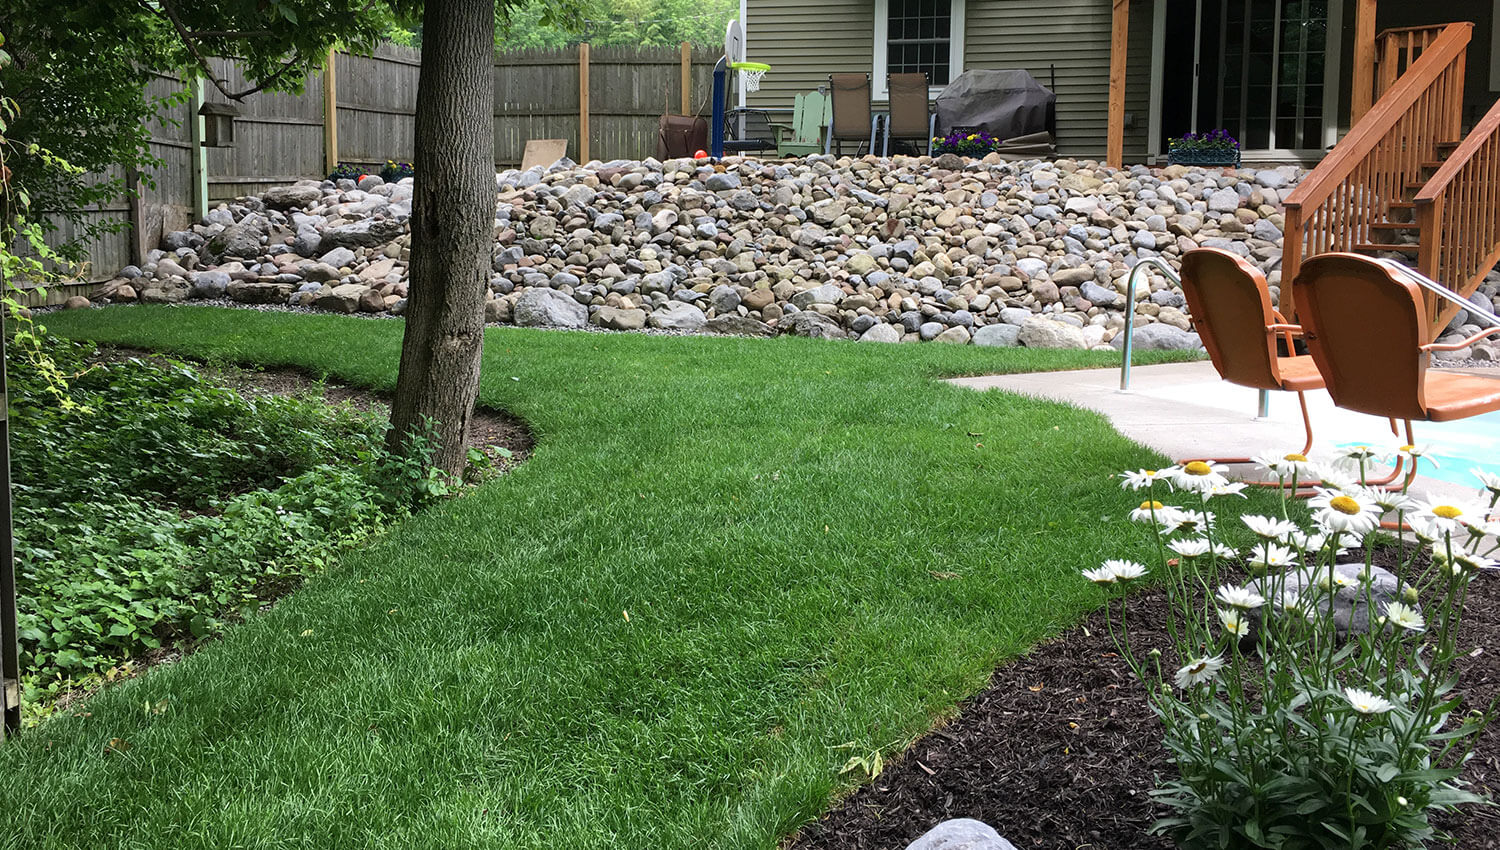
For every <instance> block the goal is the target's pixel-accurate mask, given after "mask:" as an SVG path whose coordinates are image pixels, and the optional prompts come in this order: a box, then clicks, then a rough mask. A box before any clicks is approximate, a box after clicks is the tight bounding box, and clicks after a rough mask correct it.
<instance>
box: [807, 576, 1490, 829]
mask: <svg viewBox="0 0 1500 850" xmlns="http://www.w3.org/2000/svg"><path fill="white" fill-rule="evenodd" d="M1465 608H1466V610H1465V620H1464V623H1463V625H1462V626H1461V628H1460V631H1459V647H1460V648H1468V649H1471V650H1472V649H1479V650H1481V651H1480V652H1479V653H1478V654H1477V655H1471V656H1470V657H1468V658H1466V659H1464V660H1463V661H1461V662H1460V664H1459V668H1460V688H1461V689H1462V690H1463V691H1464V692H1465V694H1466V700H1467V703H1468V705H1469V706H1472V707H1477V708H1479V709H1481V710H1483V709H1484V708H1485V707H1486V706H1488V705H1489V704H1490V702H1491V701H1493V700H1494V699H1495V698H1496V696H1497V695H1500V574H1496V573H1493V572H1490V573H1484V574H1482V575H1480V576H1479V577H1478V578H1476V579H1475V580H1474V583H1473V586H1472V590H1471V592H1470V595H1469V599H1468V603H1467V605H1466V606H1465ZM1165 613H1166V600H1165V596H1164V594H1163V593H1162V592H1161V591H1159V590H1153V591H1150V592H1147V593H1142V594H1138V595H1136V596H1133V597H1132V598H1131V602H1130V620H1131V623H1132V631H1131V635H1132V642H1133V643H1134V644H1135V645H1136V646H1137V647H1144V646H1162V647H1165V646H1167V645H1168V638H1167V635H1166V630H1165V628H1164V627H1163V625H1162V623H1163V621H1164V616H1165ZM1164 661H1165V659H1164ZM1160 741H1161V738H1160V725H1159V724H1158V722H1157V720H1156V718H1155V716H1154V715H1152V713H1151V711H1150V709H1149V708H1148V706H1147V703H1146V698H1145V692H1144V690H1143V688H1142V687H1141V686H1140V685H1139V684H1138V683H1137V682H1136V681H1134V679H1133V678H1132V676H1131V673H1130V669H1129V667H1128V666H1127V665H1126V664H1125V662H1124V660H1123V659H1121V658H1120V657H1119V655H1118V654H1117V653H1116V651H1115V646H1114V643H1113V642H1112V641H1111V639H1110V637H1109V633H1108V632H1107V631H1106V630H1105V622H1104V618H1103V613H1102V612H1098V613H1095V614H1094V615H1093V616H1091V617H1090V618H1089V619H1088V620H1087V622H1085V623H1084V624H1082V625H1080V626H1078V627H1076V628H1074V629H1072V630H1071V631H1069V632H1067V633H1066V634H1064V635H1062V636H1061V637H1060V638H1058V639H1057V640H1055V641H1051V642H1049V643H1045V644H1042V645H1040V646H1038V647H1036V648H1035V649H1034V650H1032V652H1031V653H1029V654H1028V655H1026V656H1024V657H1022V658H1019V659H1016V660H1015V661H1013V662H1011V663H1009V664H1006V665H1005V666H1003V667H1001V668H999V669H998V670H996V671H995V674H994V676H993V677H992V678H991V680H990V685H989V687H988V688H986V689H985V690H984V691H983V692H982V693H980V694H979V695H978V696H976V697H974V698H973V699H972V700H970V701H969V702H968V703H967V704H966V705H965V706H964V707H963V709H962V711H961V712H960V713H959V715H958V716H957V717H956V718H955V719H953V720H952V721H951V722H949V723H948V724H946V725H944V726H943V727H941V728H939V729H936V730H934V731H933V732H931V733H929V734H928V735H927V736H926V737H924V738H922V739H921V740H919V741H917V742H916V743H915V744H913V745H912V746H911V747H910V748H909V749H908V750H907V751H906V753H905V754H904V755H903V756H902V757H901V759H900V760H899V761H897V762H896V763H895V764H893V765H891V766H890V767H888V768H887V769H886V771H885V772H884V773H882V774H881V775H880V776H879V777H878V778H877V779H876V780H875V781H874V782H872V783H870V784H867V785H865V786H863V787H861V788H859V789H858V790H856V791H855V792H854V793H853V794H851V795H850V796H849V797H848V798H846V799H845V800H844V801H843V802H842V803H841V804H840V805H839V806H838V807H837V808H835V809H834V810H833V811H832V812H830V813H829V814H828V815H826V816H825V817H824V818H823V819H822V820H820V821H818V822H817V823H814V824H811V825H809V826H808V827H806V828H805V829H804V830H803V831H802V832H801V833H800V834H799V835H797V836H795V837H794V838H793V839H792V840H791V841H789V842H788V845H789V848H790V850H900V849H901V848H904V847H905V846H906V845H907V844H908V843H910V842H911V841H912V840H914V839H916V838H917V837H918V836H920V835H921V834H922V833H924V832H926V831H927V830H928V829H931V828H932V827H933V826H934V825H936V824H937V823H938V822H940V821H943V820H947V819H949V818H975V819H977V820H981V821H984V822H985V823H988V824H990V825H992V826H994V827H995V829H996V830H997V831H998V832H999V833H1000V834H1001V835H1003V836H1005V837H1006V838H1007V839H1009V840H1010V841H1011V842H1012V843H1013V844H1015V845H1016V847H1017V848H1021V849H1022V850H1025V848H1043V847H1044V848H1055V850H1077V848H1089V850H1153V849H1154V848H1170V847H1172V844H1171V843H1170V842H1168V841H1166V840H1164V839H1162V838H1159V837H1155V836H1150V835H1148V834H1147V832H1146V831H1147V829H1148V828H1149V827H1150V826H1151V824H1152V822H1153V821H1155V820H1156V818H1158V817H1160V816H1161V815H1162V814H1164V812H1162V811H1159V810H1157V809H1156V808H1155V807H1154V806H1153V805H1152V803H1151V801H1150V798H1149V797H1148V792H1149V791H1150V789H1152V788H1153V787H1155V785H1156V777H1157V776H1158V775H1166V774H1169V773H1170V772H1171V771H1172V769H1173V768H1172V765H1171V763H1170V762H1169V761H1168V759H1167V758H1166V755H1165V751H1164V749H1163V748H1162V747H1161V745H1160ZM1466 778H1467V779H1468V780H1469V781H1470V782H1472V783H1473V787H1472V789H1471V790H1474V791H1477V792H1479V793H1483V794H1489V795H1491V796H1500V723H1495V724H1491V725H1490V726H1489V727H1488V728H1487V729H1486V730H1485V731H1484V733H1483V734H1482V736H1481V738H1480V740H1479V744H1478V752H1477V753H1476V755H1475V757H1474V759H1473V760H1472V761H1471V762H1470V763H1469V768H1468V771H1467V773H1466ZM1439 826H1440V827H1441V828H1443V829H1446V830H1448V831H1450V832H1452V833H1453V834H1454V835H1455V837H1456V838H1457V844H1456V846H1457V847H1460V848H1463V850H1478V848H1500V809H1497V808H1494V807H1478V806H1471V807H1468V808H1467V809H1466V813H1465V814H1464V815H1462V816H1459V817H1451V818H1445V819H1442V820H1440V821H1439Z"/></svg>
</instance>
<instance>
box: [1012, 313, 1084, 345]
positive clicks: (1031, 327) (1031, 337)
mask: <svg viewBox="0 0 1500 850" xmlns="http://www.w3.org/2000/svg"><path fill="white" fill-rule="evenodd" d="M1016 339H1017V340H1018V341H1019V342H1020V343H1021V344H1022V345H1024V346H1026V347H1027V348H1087V347H1088V342H1087V340H1085V339H1084V338H1083V331H1082V330H1080V329H1078V328H1075V327H1073V326H1072V325H1069V324H1065V323H1063V322H1054V321H1052V320H1051V319H1043V318H1041V317H1040V316H1032V317H1031V318H1029V319H1027V320H1026V321H1025V322H1023V323H1022V324H1021V330H1020V332H1019V333H1018V334H1017V335H1016Z"/></svg>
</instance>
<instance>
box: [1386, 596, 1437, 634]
mask: <svg viewBox="0 0 1500 850" xmlns="http://www.w3.org/2000/svg"><path fill="white" fill-rule="evenodd" d="M1385 621H1386V622H1387V623H1390V624H1391V625H1393V626H1400V627H1401V628H1403V629H1406V630H1407V631H1409V632H1420V631H1422V630H1423V629H1425V628H1427V623H1426V621H1424V620H1423V619H1422V615H1421V614H1420V613H1419V612H1418V611H1417V609H1415V608H1413V607H1411V606H1410V605H1407V604H1405V603H1404V602H1392V603H1391V604H1389V605H1387V606H1385Z"/></svg>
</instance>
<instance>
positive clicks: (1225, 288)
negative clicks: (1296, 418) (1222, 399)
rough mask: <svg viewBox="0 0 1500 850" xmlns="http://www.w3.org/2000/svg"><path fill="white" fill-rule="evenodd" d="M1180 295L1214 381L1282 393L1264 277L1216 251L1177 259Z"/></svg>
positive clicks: (1193, 252) (1272, 315) (1206, 250)
mask: <svg viewBox="0 0 1500 850" xmlns="http://www.w3.org/2000/svg"><path fill="white" fill-rule="evenodd" d="M1182 294H1183V295H1184V296H1185V297H1186V298H1187V303H1188V312H1190V313H1192V316H1193V327H1194V328H1195V329H1197V331H1198V336H1199V337H1200V338H1201V339H1202V340H1203V347H1204V348H1206V349H1208V356H1209V358H1210V359H1211V360H1213V363H1214V368H1215V369H1217V370H1218V371H1219V376H1220V377H1222V378H1223V379H1224V380H1226V381H1229V382H1230V383H1232V384H1239V385H1241V386H1246V387H1255V388H1256V389H1262V390H1279V389H1282V381H1281V370H1280V368H1279V367H1278V364H1277V361H1276V336H1275V334H1273V333H1271V332H1270V331H1268V330H1267V328H1269V327H1270V326H1271V325H1273V324H1276V313H1275V311H1274V309H1273V308H1272V307H1271V291H1270V289H1269V288H1268V287H1267V285H1266V279H1265V276H1264V275H1262V274H1261V273H1260V270H1259V269H1257V268H1256V267H1255V266H1252V265H1250V263H1248V262H1246V261H1245V260H1244V259H1243V258H1241V257H1240V256H1238V255H1236V254H1231V253H1229V252H1228V251H1221V250H1219V249H1217V248H1195V249H1193V250H1191V251H1188V252H1187V253H1186V254H1183V255H1182Z"/></svg>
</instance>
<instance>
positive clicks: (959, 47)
mask: <svg viewBox="0 0 1500 850" xmlns="http://www.w3.org/2000/svg"><path fill="white" fill-rule="evenodd" d="M949 2H951V3H952V6H951V7H950V9H949V12H948V16H949V22H950V23H949V30H948V81H949V82H952V81H953V78H955V77H957V76H958V75H959V74H962V73H963V72H964V37H965V28H964V7H965V5H966V3H967V0H949ZM1496 2H1500V0H1496ZM745 3H746V0H740V8H741V9H743V8H744V7H745ZM890 31H891V2H890V0H875V51H874V52H875V62H874V64H873V66H872V67H871V68H870V99H871V100H889V99H890V96H891V93H890V90H889V89H888V88H887V86H886V76H887V73H888V71H887V69H888V68H889V67H890V65H889V61H888V60H889V56H888V50H889V44H888V43H887V42H888V41H889V39H890ZM747 37H748V36H747ZM946 85H947V84H946V83H945V84H943V85H940V86H931V87H930V88H929V89H928V95H929V96H930V97H936V96H937V95H938V93H939V92H941V91H942V90H943V89H944V88H945V87H946Z"/></svg>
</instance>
